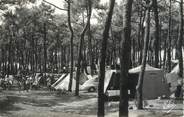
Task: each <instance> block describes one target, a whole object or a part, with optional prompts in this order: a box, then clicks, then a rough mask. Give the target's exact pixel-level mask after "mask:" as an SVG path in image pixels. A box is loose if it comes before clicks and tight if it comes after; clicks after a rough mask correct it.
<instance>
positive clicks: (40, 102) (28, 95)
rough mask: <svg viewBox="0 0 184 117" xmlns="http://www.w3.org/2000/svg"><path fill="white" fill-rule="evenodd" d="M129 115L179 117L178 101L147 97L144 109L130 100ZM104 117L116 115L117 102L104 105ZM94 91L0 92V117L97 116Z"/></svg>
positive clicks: (131, 116)
mask: <svg viewBox="0 0 184 117" xmlns="http://www.w3.org/2000/svg"><path fill="white" fill-rule="evenodd" d="M129 105H130V110H129V117H182V116H183V115H184V113H183V102H182V101H181V100H177V101H171V100H148V101H146V102H145V104H144V105H145V107H146V108H145V109H144V110H139V111H138V110H134V107H135V106H134V101H130V102H129ZM105 108H106V109H105V113H106V117H118V102H108V103H106V104H105ZM96 113H97V96H96V93H84V92H81V93H80V96H79V97H75V96H74V95H73V94H62V95H59V96H58V95H56V92H49V91H29V92H23V91H22V92H18V91H3V92H1V93H0V117H96Z"/></svg>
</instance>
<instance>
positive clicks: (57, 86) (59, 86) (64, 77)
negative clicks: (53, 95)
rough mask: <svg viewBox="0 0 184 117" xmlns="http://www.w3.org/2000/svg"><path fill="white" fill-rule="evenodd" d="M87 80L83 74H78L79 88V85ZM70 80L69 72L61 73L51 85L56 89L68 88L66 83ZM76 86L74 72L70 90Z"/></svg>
mask: <svg viewBox="0 0 184 117" xmlns="http://www.w3.org/2000/svg"><path fill="white" fill-rule="evenodd" d="M87 80H88V77H87V76H86V75H85V74H83V73H82V74H81V75H80V79H79V89H80V87H81V85H82V84H83V83H84V82H85V81H87ZM69 82H70V74H67V75H66V74H63V75H62V76H61V77H60V78H59V79H58V80H57V81H56V82H55V83H54V84H53V85H52V87H54V88H55V89H56V90H57V89H65V90H68V85H69ZM75 88H76V77H75V74H74V77H73V79H72V91H74V90H75Z"/></svg>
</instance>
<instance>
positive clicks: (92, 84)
mask: <svg viewBox="0 0 184 117" xmlns="http://www.w3.org/2000/svg"><path fill="white" fill-rule="evenodd" d="M97 89H98V77H95V78H92V79H89V80H87V81H86V82H85V83H84V84H83V85H82V86H81V90H82V91H88V92H95V91H97Z"/></svg>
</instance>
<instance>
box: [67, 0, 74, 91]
mask: <svg viewBox="0 0 184 117" xmlns="http://www.w3.org/2000/svg"><path fill="white" fill-rule="evenodd" d="M67 4H68V9H67V14H68V27H69V30H70V57H71V69H70V82H69V86H68V91H72V79H73V36H74V33H73V28H72V25H71V9H70V5H71V0H68V1H67Z"/></svg>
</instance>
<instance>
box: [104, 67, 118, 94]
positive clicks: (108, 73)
mask: <svg viewBox="0 0 184 117" xmlns="http://www.w3.org/2000/svg"><path fill="white" fill-rule="evenodd" d="M114 72H116V70H106V72H105V79H104V93H105V92H106V90H107V87H108V85H109V83H110V80H111V77H112V74H113V73H114Z"/></svg>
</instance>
